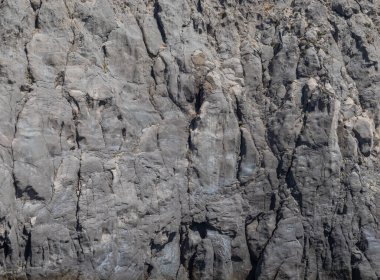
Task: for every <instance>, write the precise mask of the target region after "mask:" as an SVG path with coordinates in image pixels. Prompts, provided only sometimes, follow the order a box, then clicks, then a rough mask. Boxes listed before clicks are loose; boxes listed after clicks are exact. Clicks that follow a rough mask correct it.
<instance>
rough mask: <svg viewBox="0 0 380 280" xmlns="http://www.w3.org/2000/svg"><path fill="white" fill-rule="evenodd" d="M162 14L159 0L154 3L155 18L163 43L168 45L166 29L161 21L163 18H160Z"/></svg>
mask: <svg viewBox="0 0 380 280" xmlns="http://www.w3.org/2000/svg"><path fill="white" fill-rule="evenodd" d="M161 12H162V8H161V6H160V3H159V0H155V1H154V12H153V16H154V18H155V19H156V21H157V26H158V30H159V31H160V34H161V37H162V41H163V42H164V43H166V39H167V38H166V33H165V28H164V24H163V22H162V19H161V16H160V13H161Z"/></svg>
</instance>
